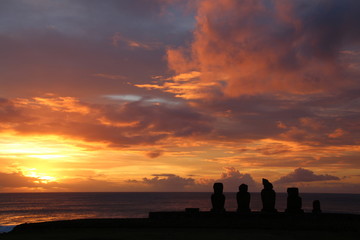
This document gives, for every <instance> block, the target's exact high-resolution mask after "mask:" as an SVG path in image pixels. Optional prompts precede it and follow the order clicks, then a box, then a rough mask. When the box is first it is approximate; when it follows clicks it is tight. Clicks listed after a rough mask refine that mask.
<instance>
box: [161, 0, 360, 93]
mask: <svg viewBox="0 0 360 240" xmlns="http://www.w3.org/2000/svg"><path fill="white" fill-rule="evenodd" d="M324 4H325V3H324ZM270 5H271V4H270ZM273 5H274V6H269V4H268V2H267V1H261V0H259V1H236V0H226V1H200V3H199V5H198V12H197V16H196V20H197V26H196V29H195V31H194V41H193V42H192V43H191V45H190V46H189V48H184V47H180V48H178V49H176V48H175V49H174V48H173V49H169V50H168V53H167V56H168V62H169V67H170V68H171V69H172V70H174V72H176V73H177V74H179V73H186V72H189V71H198V72H200V73H201V77H200V79H201V81H202V82H206V83H209V82H211V83H217V84H219V86H218V87H219V88H220V89H221V91H222V92H224V93H225V94H226V95H227V96H232V97H234V96H239V95H244V94H258V93H274V92H278V93H284V92H285V93H296V94H308V93H321V92H327V91H331V90H335V89H338V88H342V87H348V86H355V84H356V83H357V77H355V75H356V76H359V73H360V71H357V72H352V75H353V76H349V73H350V72H349V70H348V69H347V66H346V65H344V64H342V63H341V61H339V59H340V54H339V53H340V50H341V49H342V48H343V47H344V44H345V43H352V44H355V45H357V44H358V36H359V34H358V30H357V24H356V23H358V22H359V21H358V17H357V15H356V14H355V12H356V10H355V9H358V5H357V4H351V3H349V4H345V5H346V6H343V7H344V9H341V10H339V8H338V7H337V3H336V1H331V2H330V3H328V4H327V5H326V6H327V8H324V9H318V8H317V5H316V4H314V5H312V4H309V5H307V6H306V7H304V8H302V6H300V5H299V4H298V3H289V2H283V1H274V2H273ZM328 8H330V9H334V11H335V9H336V11H338V12H339V14H338V15H336V16H332V17H333V18H336V17H339V19H330V17H329V12H327V11H326V10H325V9H328ZM343 18H344V19H346V20H345V21H342V19H343ZM327 21H336V23H337V24H339V23H341V24H343V25H342V27H339V28H328V27H326V26H328V24H329V23H328V22H327ZM314 26H315V27H314ZM354 32H356V33H355V34H353V33H354ZM340 79H341V80H340ZM220 83H222V84H220Z"/></svg>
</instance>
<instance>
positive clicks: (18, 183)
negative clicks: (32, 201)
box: [0, 172, 39, 188]
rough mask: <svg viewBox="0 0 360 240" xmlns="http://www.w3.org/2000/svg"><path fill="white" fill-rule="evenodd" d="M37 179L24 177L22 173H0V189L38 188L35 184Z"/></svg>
mask: <svg viewBox="0 0 360 240" xmlns="http://www.w3.org/2000/svg"><path fill="white" fill-rule="evenodd" d="M36 181H38V179H37V178H33V177H26V176H24V175H23V174H22V173H19V172H14V173H3V172H0V187H1V188H6V187H11V188H18V187H38V186H39V184H37V183H36Z"/></svg>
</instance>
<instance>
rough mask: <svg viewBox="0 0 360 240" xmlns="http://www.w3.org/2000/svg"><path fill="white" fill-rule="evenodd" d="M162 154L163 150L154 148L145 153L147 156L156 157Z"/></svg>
mask: <svg viewBox="0 0 360 240" xmlns="http://www.w3.org/2000/svg"><path fill="white" fill-rule="evenodd" d="M163 154H164V151H162V150H154V151H150V152H147V153H146V156H148V157H149V158H157V157H160V156H161V155H163Z"/></svg>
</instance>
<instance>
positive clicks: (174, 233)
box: [0, 212, 360, 240]
mask: <svg viewBox="0 0 360 240" xmlns="http://www.w3.org/2000/svg"><path fill="white" fill-rule="evenodd" d="M0 239H34V240H35V239H36V240H39V239H54V240H56V239H65V240H71V239H89V240H95V239H105V240H106V239H157V240H158V239H175V240H177V239H182V240H183V239H185V240H191V239H197V240H199V239H206V240H211V239H224V240H232V239H264V240H265V239H266V240H267V239H270V240H271V239H277V240H282V239H284V240H285V239H299V240H311V239H317V240H319V239H327V240H332V239H360V215H353V214H321V215H312V214H301V215H287V214H281V213H278V214H260V213H252V214H245V215H239V214H236V213H225V214H211V213H209V212H202V213H195V214H194V213H186V212H164V213H151V214H150V218H144V219H82V220H68V221H55V222H44V223H32V224H22V225H19V226H17V227H15V228H14V230H13V231H12V232H10V233H5V234H2V235H0Z"/></svg>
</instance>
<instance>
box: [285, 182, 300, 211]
mask: <svg viewBox="0 0 360 240" xmlns="http://www.w3.org/2000/svg"><path fill="white" fill-rule="evenodd" d="M287 193H288V197H287V208H286V210H285V212H287V213H303V212H304V211H303V210H302V209H301V207H302V199H301V197H299V189H298V188H288V189H287Z"/></svg>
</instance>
